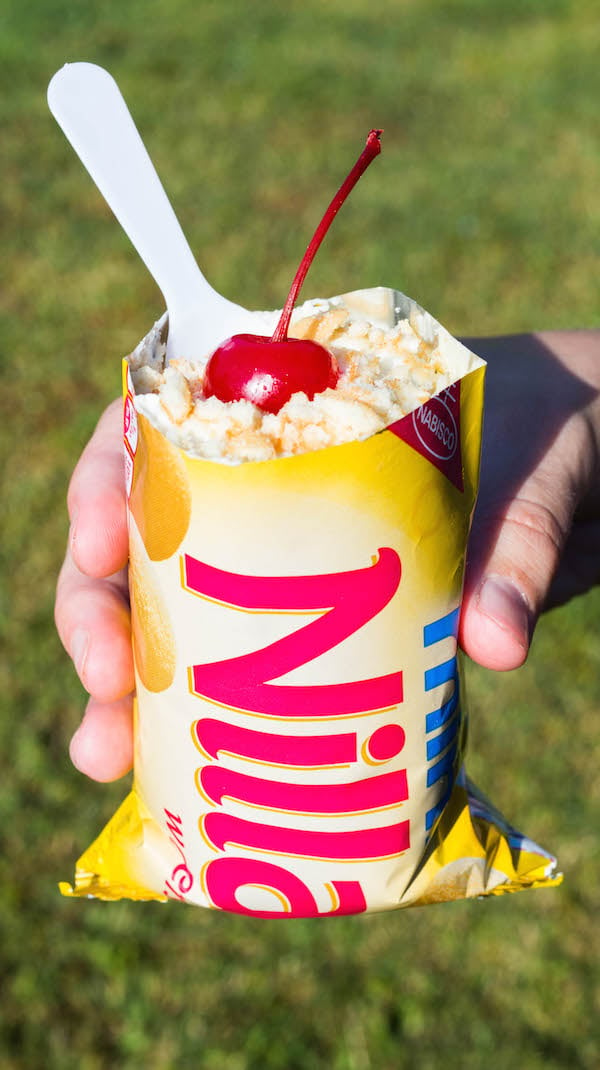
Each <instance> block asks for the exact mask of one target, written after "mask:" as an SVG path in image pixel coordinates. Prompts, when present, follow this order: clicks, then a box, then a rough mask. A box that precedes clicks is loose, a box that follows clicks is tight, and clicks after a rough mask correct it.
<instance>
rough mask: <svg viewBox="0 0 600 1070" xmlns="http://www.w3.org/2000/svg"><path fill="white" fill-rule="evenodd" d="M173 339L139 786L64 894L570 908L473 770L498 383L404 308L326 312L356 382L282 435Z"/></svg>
mask: <svg viewBox="0 0 600 1070" xmlns="http://www.w3.org/2000/svg"><path fill="white" fill-rule="evenodd" d="M161 329H162V328H161V326H160V325H159V326H158V327H157V328H155V330H154V331H153V332H151V334H150V335H149V336H148V339H146V340H145V341H144V343H142V344H141V346H140V347H138V350H136V352H135V354H133V356H132V358H130V360H129V363H127V362H126V363H125V366H124V388H125V458H126V465H125V467H126V481H127V490H128V495H129V509H130V532H131V581H130V582H131V592H132V607H133V628H134V648H135V662H136V678H137V700H136V706H137V709H136V728H135V733H136V748H135V753H136V758H135V769H134V782H133V788H132V790H131V792H130V794H129V795H128V797H127V798H126V800H125V801H124V803H123V804H122V806H121V808H120V809H119V811H118V813H117V814H116V815H115V816H114V817H113V818H112V820H110V821H109V823H108V825H107V826H106V828H105V829H104V831H103V832H101V834H100V836H99V838H98V839H97V840H96V842H95V843H94V844H93V845H92V846H91V847H90V848H89V849H88V850H87V851H86V852H85V853H84V855H83V857H82V858H81V859H80V861H79V863H78V865H77V872H76V876H75V884H74V887H73V888H71V887H70V886H69V885H63V886H62V890H63V891H64V892H65V894H69V895H80V896H87V895H93V896H97V897H99V898H106V899H115V898H119V897H121V896H127V897H129V898H133V899H165V898H171V899H179V900H185V901H187V902H190V903H195V904H197V905H200V906H205V907H213V908H217V909H222V910H230V911H235V912H240V913H247V914H252V915H255V916H260V917H267V918H270V917H307V916H316V915H332V914H348V913H361V912H364V911H376V910H389V909H393V908H397V907H403V906H411V905H417V904H425V903H434V902H439V901H442V900H448V899H456V898H463V897H467V896H481V895H489V894H494V895H497V894H500V893H502V892H510V891H515V890H517V889H519V888H526V887H532V886H542V885H555V884H557V883H558V881H559V880H560V877H559V875H557V873H556V863H555V859H554V858H553V857H552V856H551V855H549V854H548V853H547V852H546V851H544V850H543V849H542V848H540V847H538V846H537V845H536V844H534V843H533V842H532V841H530V840H529V839H527V838H525V837H523V836H522V835H521V834H520V833H518V832H517V831H516V830H514V829H513V828H511V827H510V826H509V825H508V824H507V823H506V821H505V820H504V819H503V818H502V817H501V815H499V814H498V813H497V812H496V811H495V810H494V808H493V807H492V806H491V805H490V804H489V803H488V802H487V800H486V799H485V798H484V797H483V796H481V795H480V793H478V792H477V791H476V789H475V788H474V787H473V786H472V785H471V783H470V781H469V780H468V778H467V776H466V773H465V770H464V747H465V713H464V709H463V703H462V695H461V684H460V669H459V662H458V656H457V630H458V617H459V611H460V600H461V592H462V583H463V572H464V562H465V550H466V545H467V537H468V533H469V526H470V521H471V515H472V511H473V507H474V504H475V498H476V493H477V484H478V478H479V459H480V445H481V426H482V411H483V386H484V372H485V366H484V364H483V362H482V361H481V360H480V359H479V358H478V357H476V356H475V355H474V354H472V353H470V352H469V351H468V350H467V349H465V347H464V346H462V345H461V344H460V343H459V342H457V341H456V340H455V339H453V338H452V337H451V336H450V335H449V334H448V333H447V332H446V331H445V330H444V328H442V327H441V326H440V325H439V324H438V323H437V322H436V321H435V320H434V319H433V318H432V317H431V316H429V315H428V314H427V313H425V312H424V311H423V310H422V309H421V308H419V306H418V305H416V304H415V303H414V302H413V301H411V300H410V299H409V298H407V297H405V296H404V295H402V294H400V293H398V292H397V291H394V290H387V289H384V288H379V289H376V290H373V291H359V292H357V293H354V294H347V295H343V296H342V297H339V298H333V299H331V300H330V301H323V302H313V303H309V304H308V305H307V306H304V307H303V308H302V309H300V310H299V311H298V314H297V316H296V319H295V330H296V332H297V333H299V334H300V335H301V336H304V337H318V338H319V339H320V340H323V341H324V342H325V344H326V345H327V346H329V347H330V348H331V349H332V352H334V353H335V355H336V358H337V359H338V362H339V364H340V367H341V368H342V377H341V379H340V384H339V386H338V387H336V389H335V390H333V391H326V392H325V394H323V395H321V396H320V398H319V399H317V397H316V396H315V402H316V403H317V404H316V405H315V403H313V402H308V401H307V399H306V398H305V397H303V396H301V395H295V396H294V397H293V398H292V399H291V401H290V402H289V403H288V405H286V406H284V408H283V409H282V410H281V413H279V414H277V415H276V416H272V415H271V414H267V415H265V414H261V413H257V412H256V411H254V412H253V411H250V410H252V409H253V408H254V407H253V406H251V405H249V403H245V402H244V403H235V405H234V406H231V405H230V406H229V407H227V406H224V405H223V403H221V402H217V401H216V399H209V400H208V401H206V400H203V399H202V396H201V378H202V369H200V370H198V369H191V368H189V367H188V366H187V365H186V364H185V362H183V361H182V362H177V361H176V362H174V365H173V366H172V367H169V368H165V367H164V360H163V355H164V345H163V342H162V340H161V339H162V334H161ZM163 333H164V332H163ZM161 347H162V348H161ZM357 353H358V356H357V355H356V354H357ZM361 361H362V363H361ZM134 383H137V386H134ZM338 391H339V392H338ZM161 399H162V400H161ZM235 406H237V408H235ZM234 408H235V411H234ZM286 410H288V411H286ZM173 413H177V415H176V418H173Z"/></svg>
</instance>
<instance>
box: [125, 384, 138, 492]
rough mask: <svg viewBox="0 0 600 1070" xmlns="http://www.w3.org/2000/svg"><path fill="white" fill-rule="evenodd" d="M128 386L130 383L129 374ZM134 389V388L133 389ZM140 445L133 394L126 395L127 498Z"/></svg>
mask: <svg viewBox="0 0 600 1070" xmlns="http://www.w3.org/2000/svg"><path fill="white" fill-rule="evenodd" d="M127 378H128V386H129V382H130V376H129V372H128V373H127ZM132 389H133V387H132ZM137 444H138V419H137V413H136V411H135V405H134V403H133V397H132V394H131V393H129V392H128V393H127V394H126V395H125V401H124V404H123V447H124V456H125V492H126V494H127V498H129V495H130V494H131V487H132V485H133V458H134V457H135V454H136V450H137Z"/></svg>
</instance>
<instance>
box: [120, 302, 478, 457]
mask: <svg viewBox="0 0 600 1070" xmlns="http://www.w3.org/2000/svg"><path fill="white" fill-rule="evenodd" d="M252 315H253V316H254V317H255V318H256V326H255V327H254V333H256V334H266V335H269V334H271V333H272V332H273V330H274V329H275V326H276V324H277V322H278V319H279V315H280V313H279V312H256V313H253V314H252ZM289 335H290V337H294V338H310V339H313V340H314V341H316V342H319V343H320V344H321V345H323V346H325V348H326V349H328V350H329V351H330V352H331V353H333V355H334V356H335V358H336V360H337V363H338V366H339V369H340V373H341V374H340V378H339V380H338V382H337V384H336V386H335V388H330V389H327V390H325V391H323V392H322V393H320V394H315V396H314V398H313V400H312V401H311V400H309V398H308V397H307V396H306V394H303V393H297V394H294V395H293V396H292V397H291V398H290V400H289V401H288V402H287V403H286V404H285V405H284V406H283V407H282V408H281V409H280V411H279V412H278V413H275V414H273V413H267V412H263V411H262V410H261V409H258V408H257V407H256V406H255V405H253V404H252V403H251V402H249V401H233V402H223V401H220V400H219V399H218V398H215V397H210V398H205V397H204V396H203V379H204V369H205V367H206V363H207V361H208V358H209V357H210V353H207V354H206V360H205V361H202V362H194V363H191V362H189V361H186V360H172V361H171V362H170V363H169V364H168V365H167V363H166V345H165V338H166V319H165V317H163V319H162V320H159V321H158V323H157V324H155V325H154V327H153V329H152V331H150V333H149V334H148V336H147V337H146V338H145V339H144V340H143V341H142V342H141V343H140V345H139V346H138V347H137V349H136V350H135V351H134V352H133V353H132V354H131V356H130V357H129V358H128V360H129V365H130V369H131V375H132V379H133V384H134V388H135V392H136V408H137V410H138V412H140V413H142V414H143V415H144V416H146V417H147V418H148V420H149V421H150V422H151V424H152V425H153V426H154V427H155V428H156V429H157V430H159V431H160V432H162V433H163V434H164V435H165V436H166V437H167V438H168V439H169V440H170V441H171V442H173V443H174V444H175V445H177V446H179V447H180V448H181V449H183V450H185V451H186V452H187V453H189V454H190V455H191V456H194V457H203V458H206V459H209V460H216V461H223V462H227V463H234V464H235V463H241V462H248V461H266V460H270V459H272V458H274V457H286V456H290V455H292V454H297V453H304V452H306V451H309V450H318V449H324V448H325V447H327V446H335V445H341V444H342V443H344V442H351V441H355V440H360V439H365V438H368V437H369V436H370V435H373V434H376V433H377V432H378V431H382V430H384V429H385V428H386V427H388V426H389V425H390V424H392V423H395V421H396V420H399V419H401V418H402V417H403V416H406V415H407V414H408V413H410V412H412V411H413V410H414V409H416V408H418V407H419V406H420V405H422V404H423V403H424V402H426V401H427V400H428V399H429V398H431V397H432V396H433V395H434V394H437V393H438V392H439V391H440V390H442V389H444V388H445V387H447V386H449V385H450V383H452V382H454V381H455V380H456V379H457V378H459V377H460V376H462V375H464V374H465V372H466V371H468V370H470V368H471V366H472V363H471V362H472V361H475V362H477V363H480V362H479V361H478V358H476V357H473V355H472V354H470V353H469V352H468V350H466V349H465V348H464V347H463V346H461V345H460V343H458V342H456V340H455V339H453V338H452V337H451V336H450V335H449V334H448V332H447V331H445V330H444V328H443V327H441V326H440V325H439V324H438V323H437V322H436V321H435V320H434V319H432V317H431V316H429V315H428V313H426V312H424V311H423V310H422V309H421V308H419V306H418V305H416V304H415V303H414V302H413V301H411V300H410V299H409V298H406V297H405V296H404V295H403V294H400V293H399V292H398V291H395V290H389V289H386V288H384V287H379V288H376V289H373V290H359V291H356V292H354V293H351V294H344V295H342V296H340V297H333V298H330V299H326V300H323V299H318V300H312V301H307V302H305V303H304V304H303V305H301V306H300V307H299V308H297V309H296V310H295V312H294V315H293V317H292V323H291V327H290V331H289Z"/></svg>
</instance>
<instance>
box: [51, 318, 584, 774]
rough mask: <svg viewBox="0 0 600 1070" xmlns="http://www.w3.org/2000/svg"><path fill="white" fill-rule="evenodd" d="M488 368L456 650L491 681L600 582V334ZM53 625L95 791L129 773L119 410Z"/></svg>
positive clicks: (519, 354) (74, 510) (546, 344)
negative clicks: (542, 622) (71, 676)
mask: <svg viewBox="0 0 600 1070" xmlns="http://www.w3.org/2000/svg"><path fill="white" fill-rule="evenodd" d="M467 344H468V345H469V347H470V348H471V349H473V350H474V351H475V352H477V353H479V354H480V355H481V356H482V357H484V358H485V359H486V360H487V361H488V376H487V379H488V387H487V402H486V419H485V429H484V441H483V458H482V472H481V489H480V496H479V503H478V506H477V510H476V513H475V518H474V523H473V530H472V535H471V540H470V543H469V553H468V559H467V570H466V579H465V593H464V599H463V610H462V615H461V629H460V636H459V639H460V642H461V646H462V647H463V649H464V650H465V652H466V653H467V654H468V655H469V656H470V657H471V658H473V659H474V660H475V661H477V662H479V663H480V664H481V665H484V666H486V667H488V668H491V669H513V668H517V667H518V666H519V665H520V664H522V662H523V661H524V660H525V658H526V656H527V651H528V648H529V643H530V640H531V635H532V633H533V629H534V627H535V622H536V620H537V618H538V616H539V614H540V612H541V611H542V609H544V608H549V607H550V606H552V605H558V604H560V603H561V602H565V601H567V600H568V599H569V598H571V597H573V596H574V595H576V594H580V593H582V592H583V591H585V590H587V589H588V588H589V587H591V586H593V585H594V584H595V583H597V582H599V581H600V554H599V552H598V547H599V546H600V542H599V539H600V332H594V331H578V332H550V333H548V334H540V335H522V336H515V337H504V338H492V339H489V338H488V339H471V340H469V341H468V342H467ZM68 507H69V515H70V517H71V531H70V537H69V547H68V550H67V556H66V558H65V563H64V565H63V568H62V571H61V574H60V577H59V581H58V588H57V597H56V623H57V628H58V631H59V634H60V636H61V639H62V641H63V643H64V645H65V647H66V649H67V651H68V652H69V653H70V655H71V657H72V658H73V661H74V663H75V666H76V668H77V671H78V673H79V676H80V678H81V680H82V683H83V685H84V687H85V688H86V690H87V691H88V692H89V694H90V700H89V703H88V705H87V709H86V712H85V716H84V719H83V721H82V724H81V726H80V727H79V729H78V730H77V732H76V733H75V735H74V737H73V740H72V742H71V757H72V760H73V762H74V764H75V765H76V766H77V768H78V769H80V770H81V771H82V772H84V773H87V775H88V776H91V777H92V778H94V779H96V780H102V781H107V780H113V779H116V778H117V777H119V776H122V775H123V774H124V773H126V772H127V771H128V769H129V768H130V767H131V764H132V755H133V743H132V693H133V688H134V675H133V658H132V653H131V635H130V616H129V601H128V591H127V575H126V566H127V553H128V549H127V519H126V505H125V491H124V481H123V456H122V446H121V402H120V401H116V402H114V403H113V404H112V405H111V406H110V407H109V408H108V409H107V411H106V412H105V413H104V415H103V416H102V418H101V420H100V422H99V424H98V427H97V429H96V431H95V433H94V435H93V437H92V439H91V441H90V443H89V444H88V446H87V447H86V449H85V450H84V452H83V454H82V456H81V459H80V461H79V463H78V464H77V467H76V469H75V471H74V473H73V477H72V480H71V484H70V487H69V494H68Z"/></svg>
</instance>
